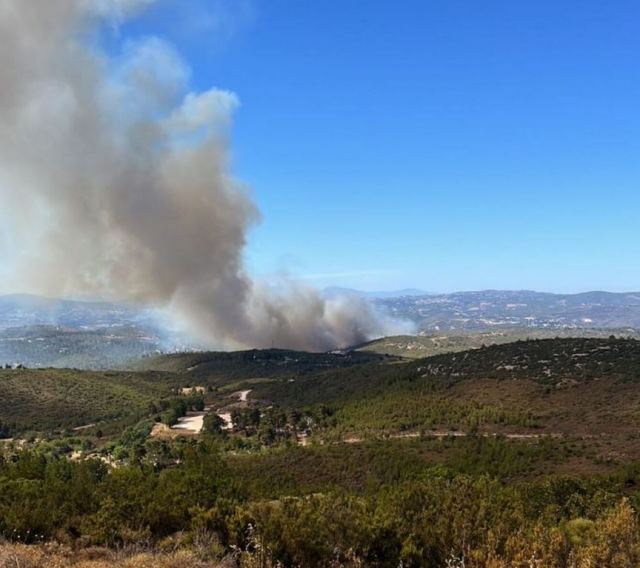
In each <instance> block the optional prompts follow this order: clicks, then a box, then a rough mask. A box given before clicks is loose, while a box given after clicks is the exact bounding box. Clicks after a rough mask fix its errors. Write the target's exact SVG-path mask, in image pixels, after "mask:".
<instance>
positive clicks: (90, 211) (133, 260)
mask: <svg viewBox="0 0 640 568" xmlns="http://www.w3.org/2000/svg"><path fill="white" fill-rule="evenodd" d="M153 2H154V0H46V1H41V0H0V70H1V73H2V80H1V81H0V199H1V202H0V206H1V207H2V212H3V214H4V215H3V217H4V219H5V222H4V228H3V229H2V230H3V231H4V237H5V242H4V247H5V248H4V249H3V257H5V259H6V263H8V266H10V269H11V270H10V272H11V275H12V280H11V283H12V284H13V286H14V287H15V286H20V287H21V289H23V290H29V291H33V292H40V293H46V294H49V295H74V294H84V295H89V294H90V295H93V296H102V297H109V298H117V299H121V300H131V301H138V302H142V303H145V304H150V305H155V306H161V307H168V308H169V309H170V310H171V311H172V313H174V314H175V315H176V316H177V317H178V318H180V319H181V320H182V321H183V322H185V323H186V325H187V326H188V328H189V329H190V330H191V331H192V332H193V333H194V335H196V336H197V337H198V338H200V339H204V340H206V341H209V342H210V343H212V344H216V345H224V346H227V347H236V346H256V347H264V346H270V345H276V346H278V347H293V348H301V349H311V350H324V349H329V348H334V347H338V346H344V345H347V344H353V343H356V342H359V341H362V340H364V339H366V338H368V337H370V336H373V335H379V334H382V333H383V331H384V330H383V329H382V324H381V322H380V319H379V318H378V317H376V316H375V315H374V314H373V312H372V311H371V309H370V308H368V307H367V306H366V305H365V304H364V303H363V302H358V301H356V300H354V299H353V298H351V299H349V300H342V301H341V300H332V301H327V300H324V299H323V298H321V297H320V296H319V295H318V294H317V293H316V292H314V291H312V290H309V289H306V288H301V287H299V286H296V285H293V284H290V285H288V286H286V287H285V288H286V289H284V290H282V289H281V291H279V292H277V293H274V292H273V291H271V290H269V289H266V290H265V289H262V288H261V287H260V286H258V285H257V284H255V283H254V282H253V281H252V280H251V279H250V278H249V277H248V275H247V274H246V272H245V270H244V268H243V259H242V256H243V250H244V246H245V237H246V233H247V230H248V229H249V228H250V227H251V225H252V224H253V223H255V222H256V220H257V219H258V217H259V214H258V211H257V210H256V207H255V205H254V203H253V202H252V200H251V198H250V196H249V195H248V193H247V191H246V189H245V188H244V187H243V186H242V185H241V184H239V183H238V182H237V181H236V180H235V179H233V177H232V176H231V175H230V173H229V167H228V129H229V126H230V119H231V115H232V113H233V111H234V109H235V108H236V106H237V105H238V101H237V99H236V96H235V95H234V94H233V93H230V92H227V91H222V90H217V89H212V90H209V91H206V92H202V93H194V92H189V89H188V85H189V69H188V67H187V66H186V65H185V64H184V62H183V61H182V60H181V59H180V57H179V56H178V55H177V54H176V52H175V50H174V49H173V48H172V47H171V46H170V45H169V44H167V43H165V42H163V41H162V40H160V39H158V38H148V39H145V40H143V41H138V42H136V43H129V44H127V45H125V47H124V48H123V50H122V53H120V54H118V55H117V56H107V54H106V53H105V52H104V51H101V50H100V49H99V48H98V47H97V46H98V43H99V42H98V41H97V37H98V36H97V34H98V30H99V28H100V26H104V25H105V23H107V24H108V25H112V26H117V25H118V23H119V22H120V21H122V20H123V19H124V18H127V17H131V16H132V15H133V14H134V13H135V12H136V11H137V10H140V9H144V7H145V5H146V4H151V3H153ZM0 234H2V233H0ZM9 251H12V252H11V254H10V253H9Z"/></svg>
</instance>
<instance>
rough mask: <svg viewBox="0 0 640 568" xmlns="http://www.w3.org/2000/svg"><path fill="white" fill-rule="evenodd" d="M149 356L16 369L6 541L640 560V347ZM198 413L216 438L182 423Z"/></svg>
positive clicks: (393, 557) (451, 562) (596, 343)
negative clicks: (91, 368)
mask: <svg viewBox="0 0 640 568" xmlns="http://www.w3.org/2000/svg"><path fill="white" fill-rule="evenodd" d="M150 363H152V365H151V366H153V367H156V368H157V369H159V370H156V371H151V370H139V371H136V372H128V373H126V372H114V373H91V372H79V371H56V370H41V371H30V370H14V371H9V370H6V371H2V372H0V394H2V395H3V398H2V399H0V405H2V406H1V407H0V411H1V412H2V414H0V419H2V425H1V426H0V430H4V429H5V428H6V427H7V426H8V428H9V429H10V430H11V432H10V433H14V434H15V433H18V434H19V435H18V436H17V438H18V439H16V440H14V441H13V442H4V443H2V444H1V445H0V456H1V457H0V536H2V537H4V538H5V539H7V540H8V541H11V542H12V543H29V544H32V545H34V546H36V547H37V546H39V545H38V543H40V542H49V541H58V542H63V543H65V544H66V545H68V546H70V547H73V548H75V549H76V550H87V547H89V546H106V547H111V548H112V549H123V548H127V547H137V549H138V550H140V549H144V550H146V551H147V554H149V555H150V558H153V559H154V560H153V561H152V562H155V563H156V564H150V565H158V566H160V565H162V564H163V563H165V562H168V561H167V560H166V558H164V557H163V554H171V555H174V554H176V553H178V552H179V551H186V553H187V554H188V555H189V558H190V562H191V564H187V565H197V562H208V563H209V564H202V565H203V566H204V565H210V566H214V565H216V563H218V562H223V561H224V562H225V563H226V564H225V565H230V566H261V567H272V566H273V567H275V566H286V567H294V566H305V567H306V566H327V567H329V566H331V567H333V566H353V567H355V566H380V567H383V566H389V567H394V568H395V567H397V566H399V565H402V566H428V567H429V566H433V567H440V566H450V567H457V568H462V566H464V567H465V568H468V567H477V568H508V567H509V568H510V567H522V568H529V567H530V566H537V567H542V566H544V567H545V568H546V567H547V566H550V567H558V568H560V567H562V568H578V567H579V568H586V567H587V566H607V567H609V566H613V567H620V568H626V567H629V566H639V565H640V519H639V516H638V514H639V508H640V461H639V460H640V436H638V427H640V412H639V410H638V409H639V408H640V381H638V379H639V378H640V342H637V341H634V340H620V339H614V338H608V339H588V338H578V339H558V340H536V341H521V342H515V343H511V344H506V345H496V346H490V347H485V348H480V349H477V350H473V351H468V352H464V353H452V354H446V355H438V356H434V357H430V358H427V359H419V360H415V361H409V360H401V359H398V358H394V357H382V356H378V355H367V354H364V355H354V354H343V355H340V354H329V355H322V354H304V353H294V352H288V351H279V350H268V351H264V352H258V351H250V352H245V353H234V354H212V353H209V354H181V355H175V356H168V357H163V358H158V359H154V360H153V362H152V361H150V360H145V361H144V364H145V365H149V364H150ZM247 395H248V396H247ZM193 412H200V413H204V417H203V433H202V434H200V435H196V434H195V433H184V432H181V431H178V430H175V429H173V430H172V429H171V428H170V426H171V425H173V424H175V422H176V421H178V420H180V419H181V418H183V417H184V416H185V415H186V414H189V415H190V416H191V417H192V418H194V416H193ZM190 413H191V414H190ZM197 416H198V417H200V416H202V414H200V415H197ZM222 416H225V417H229V418H230V420H231V425H228V424H227V423H226V420H225V419H223V418H222ZM94 423H95V425H94V426H90V427H86V428H81V429H79V430H76V431H75V432H70V431H69V430H68V429H69V428H71V427H75V426H76V425H78V426H89V425H90V424H94ZM5 425H6V426H5ZM65 428H66V429H67V430H66V431H65ZM29 431H31V432H38V434H37V435H31V436H27V435H25V434H26V433H27V432H29ZM594 433H595V434H594ZM7 546H9V545H7ZM11 546H15V545H11ZM0 548H1V545H0ZM12 550H14V549H12ZM15 550H16V551H17V552H16V554H18V553H19V550H18V549H15ZM33 550H45V549H44V548H42V549H41V548H34V549H33ZM34 554H35V552H34ZM42 554H45V552H42ZM167 558H168V556H167ZM24 564H25V565H28V564H27V563H26V562H25V563H24ZM50 564H51V565H54V563H53V561H51V563H50ZM58 565H64V564H61V563H58ZM145 565H146V564H145Z"/></svg>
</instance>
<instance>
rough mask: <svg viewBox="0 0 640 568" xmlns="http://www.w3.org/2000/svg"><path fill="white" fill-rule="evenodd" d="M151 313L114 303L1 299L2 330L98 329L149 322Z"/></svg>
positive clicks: (20, 296)
mask: <svg viewBox="0 0 640 568" xmlns="http://www.w3.org/2000/svg"><path fill="white" fill-rule="evenodd" d="M148 317H149V314H148V311H147V310H144V309H141V308H138V307H135V306H129V305H126V304H119V303H113V302H92V301H79V300H63V299H58V298H45V297H42V296H35V295H31V294H11V295H7V296H0V329H6V328H9V327H24V326H31V325H57V326H63V327H71V328H76V329H79V328H84V329H97V328H103V327H109V326H114V325H115V326H121V325H123V324H131V323H135V322H141V321H145V320H146V319H148Z"/></svg>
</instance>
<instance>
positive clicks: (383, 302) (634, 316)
mask: <svg viewBox="0 0 640 568" xmlns="http://www.w3.org/2000/svg"><path fill="white" fill-rule="evenodd" d="M372 301H373V302H374V303H375V304H376V305H378V306H379V307H381V308H382V309H384V310H385V311H387V312H388V313H390V314H391V315H393V316H395V317H399V318H403V319H409V320H411V321H413V322H415V323H416V324H417V326H418V328H419V330H420V331H421V332H423V333H441V332H444V333H447V332H451V331H455V332H460V331H484V330H499V329H505V328H523V327H531V328H543V329H567V328H605V329H608V328H612V329H618V330H619V329H624V328H633V329H640V292H629V293H612V292H585V293H582V294H551V293H543V292H532V291H527V290H522V291H501V290H485V291H481V292H457V293H453V294H435V295H426V296H396V297H388V298H376V299H373V300H372Z"/></svg>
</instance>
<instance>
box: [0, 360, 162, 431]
mask: <svg viewBox="0 0 640 568" xmlns="http://www.w3.org/2000/svg"><path fill="white" fill-rule="evenodd" d="M169 394H170V389H169V388H168V386H167V385H166V383H163V382H162V381H161V380H160V378H159V377H157V376H154V375H153V374H145V375H144V376H143V375H140V374H134V373H115V372H91V371H76V370H68V369H41V370H31V369H23V370H0V417H1V419H2V423H3V424H4V426H5V427H6V428H7V429H8V430H9V431H10V433H12V434H17V433H20V432H24V431H35V432H42V431H47V430H54V429H64V428H77V427H82V426H85V425H89V424H93V423H96V422H100V421H105V420H115V419H120V418H125V417H130V416H133V417H137V418H140V417H142V416H144V415H146V414H147V413H148V412H149V407H150V405H151V404H152V403H153V402H154V401H156V400H158V399H159V398H161V397H164V396H167V395H169Z"/></svg>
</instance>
